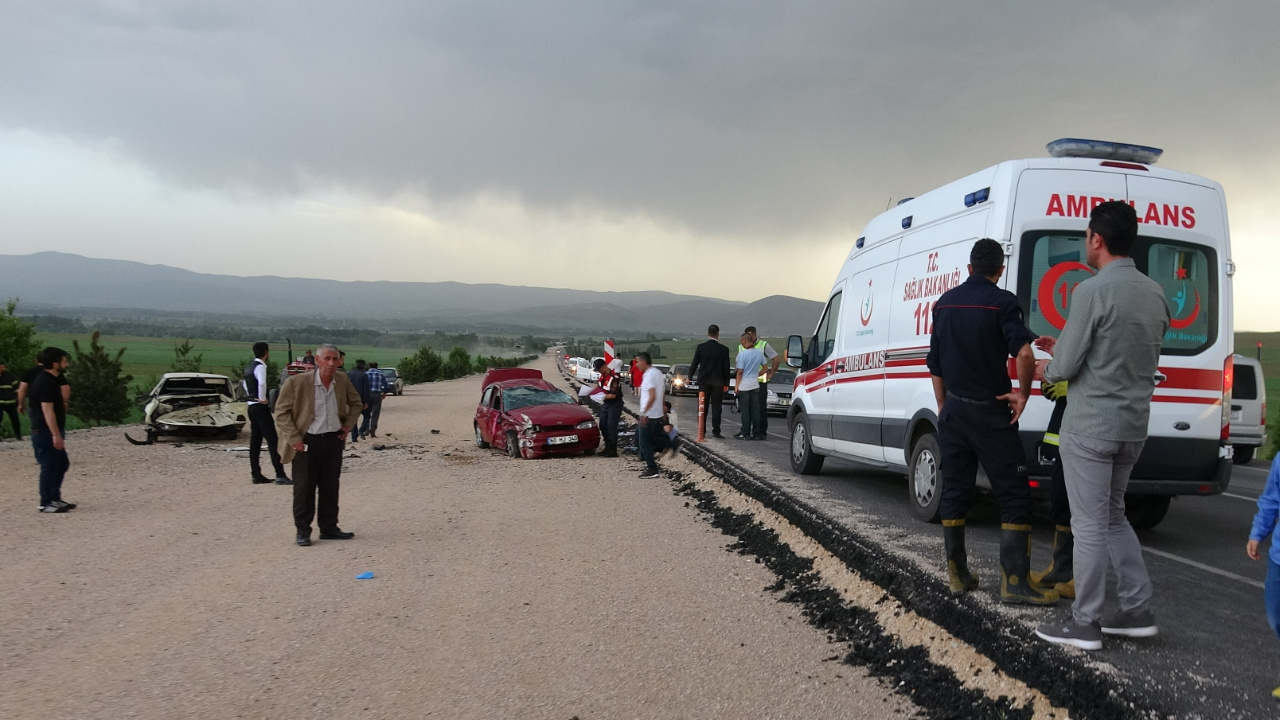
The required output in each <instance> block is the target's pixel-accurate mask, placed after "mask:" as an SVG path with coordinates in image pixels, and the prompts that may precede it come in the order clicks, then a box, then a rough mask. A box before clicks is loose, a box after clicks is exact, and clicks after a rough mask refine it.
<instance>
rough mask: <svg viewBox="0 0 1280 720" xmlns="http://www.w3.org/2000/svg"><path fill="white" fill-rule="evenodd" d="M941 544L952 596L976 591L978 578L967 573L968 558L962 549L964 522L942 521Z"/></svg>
mask: <svg viewBox="0 0 1280 720" xmlns="http://www.w3.org/2000/svg"><path fill="white" fill-rule="evenodd" d="M942 543H943V546H944V547H945V548H946V553H947V578H948V580H949V581H950V583H951V594H952V595H963V594H964V593H967V592H969V591H970V590H977V589H978V576H977V575H974V574H973V573H971V572H969V556H968V554H967V553H966V552H965V549H964V520H943V521H942Z"/></svg>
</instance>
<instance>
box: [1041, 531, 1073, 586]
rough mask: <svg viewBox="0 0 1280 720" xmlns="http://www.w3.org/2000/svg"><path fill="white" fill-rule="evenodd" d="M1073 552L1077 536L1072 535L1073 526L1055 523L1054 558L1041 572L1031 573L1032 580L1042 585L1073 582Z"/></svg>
mask: <svg viewBox="0 0 1280 720" xmlns="http://www.w3.org/2000/svg"><path fill="white" fill-rule="evenodd" d="M1073 552H1075V538H1074V537H1073V536H1072V535H1071V526H1070V525H1055V526H1054V528H1053V558H1052V559H1051V560H1050V561H1049V567H1047V568H1045V569H1044V570H1041V571H1040V572H1033V573H1031V582H1033V583H1035V584H1036V585H1039V586H1040V587H1054V586H1056V585H1058V584H1059V583H1062V584H1066V583H1068V582H1071V579H1072V570H1071V557H1072V553H1073ZM1059 594H1062V593H1059ZM1071 597H1075V595H1074V594H1073V595H1072V596H1071Z"/></svg>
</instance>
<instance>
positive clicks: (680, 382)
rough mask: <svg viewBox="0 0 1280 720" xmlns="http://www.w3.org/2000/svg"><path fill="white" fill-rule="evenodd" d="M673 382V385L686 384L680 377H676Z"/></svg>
mask: <svg viewBox="0 0 1280 720" xmlns="http://www.w3.org/2000/svg"><path fill="white" fill-rule="evenodd" d="M671 384H672V385H683V384H684V380H681V379H680V378H676V379H675V380H672V381H671Z"/></svg>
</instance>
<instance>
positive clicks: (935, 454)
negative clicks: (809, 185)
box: [907, 432, 942, 523]
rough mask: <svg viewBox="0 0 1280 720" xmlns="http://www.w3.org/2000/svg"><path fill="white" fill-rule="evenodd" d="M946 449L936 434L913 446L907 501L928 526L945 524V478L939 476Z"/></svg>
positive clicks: (917, 441)
mask: <svg viewBox="0 0 1280 720" xmlns="http://www.w3.org/2000/svg"><path fill="white" fill-rule="evenodd" d="M941 458H942V449H941V448H940V447H939V445H938V436H937V434H936V433H932V432H928V433H925V434H923V435H921V436H920V437H918V438H916V442H915V444H914V445H912V446H911V464H910V466H908V468H907V497H908V498H909V499H910V500H911V512H912V513H913V514H914V515H915V516H916V517H917V518H919V519H920V520H923V521H924V522H927V523H936V522H941V521H942V474H941V473H940V472H939V467H940V464H941V463H940V461H941Z"/></svg>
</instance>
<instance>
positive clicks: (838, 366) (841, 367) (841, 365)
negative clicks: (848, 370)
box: [836, 363, 844, 372]
mask: <svg viewBox="0 0 1280 720" xmlns="http://www.w3.org/2000/svg"><path fill="white" fill-rule="evenodd" d="M836 372H844V363H836Z"/></svg>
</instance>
